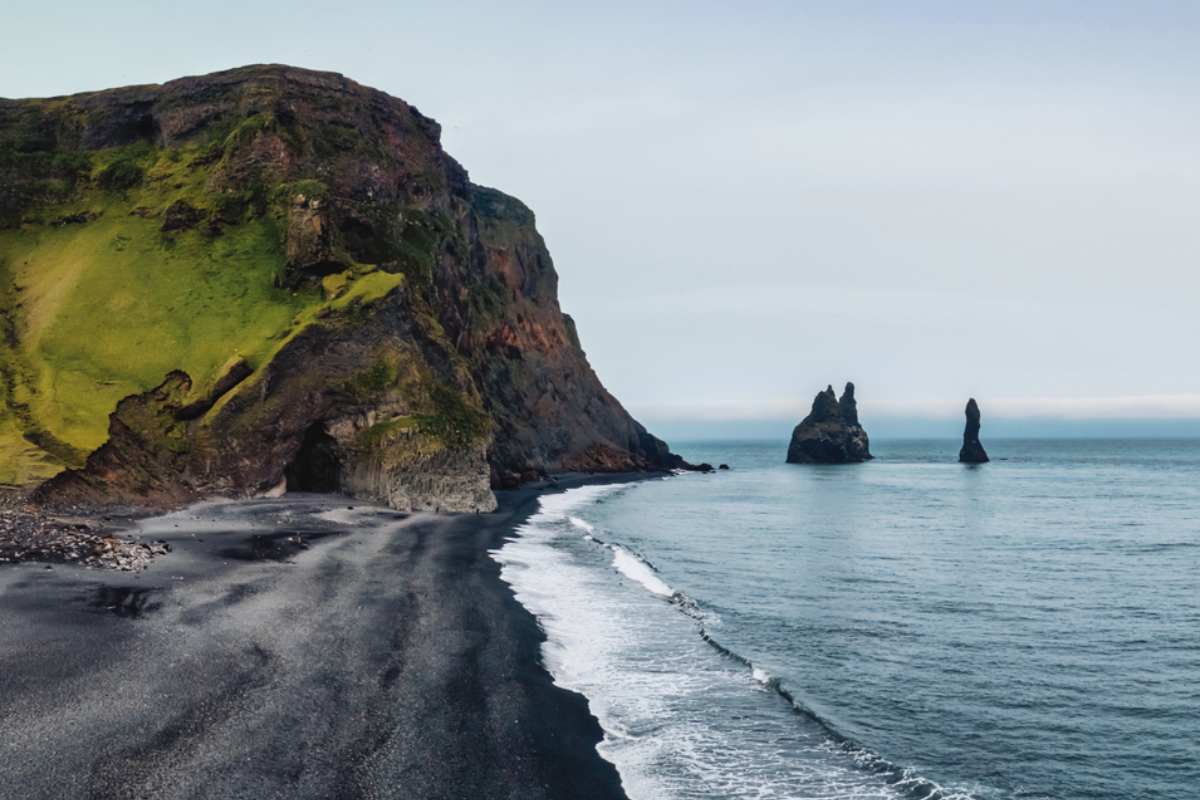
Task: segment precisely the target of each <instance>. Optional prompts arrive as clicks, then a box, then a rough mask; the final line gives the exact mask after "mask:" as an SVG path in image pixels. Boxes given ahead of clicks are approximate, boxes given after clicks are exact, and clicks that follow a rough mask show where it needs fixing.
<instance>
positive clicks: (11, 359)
mask: <svg viewBox="0 0 1200 800" xmlns="http://www.w3.org/2000/svg"><path fill="white" fill-rule="evenodd" d="M439 133H440V131H439V128H438V125H437V123H435V122H434V121H433V120H431V119H429V118H427V117H425V116H423V115H422V114H420V113H419V112H418V111H417V110H416V109H415V108H413V107H412V106H410V105H408V104H406V103H404V102H403V101H401V100H398V99H395V98H393V97H389V96H388V95H386V94H384V93H382V92H378V91H375V90H372V89H368V88H366V87H363V86H360V85H358V84H356V83H354V82H353V81H350V80H348V79H346V78H344V77H342V76H340V75H335V74H331V73H318V72H311V71H307V70H300V69H295V68H291V67H284V66H257V67H246V68H242V69H236V70H231V71H228V72H223V73H217V74H214V75H209V76H204V77H198V78H185V79H181V80H178V81H172V82H170V83H167V84H163V85H161V86H139V87H129V88H124V89H115V90H111V91H105V92H97V93H91V94H84V95H77V96H73V97H66V98H54V99H49V100H23V101H4V100H0V306H2V307H3V310H4V312H5V314H4V315H3V317H4V319H5V323H4V324H5V326H6V327H5V328H4V329H3V330H2V331H0V333H3V336H2V337H0V378H2V379H3V380H2V381H0V462H4V463H6V464H7V465H8V466H7V467H6V468H4V469H0V483H16V484H26V485H28V484H30V483H32V482H35V481H37V480H41V479H43V478H47V477H51V476H53V477H52V479H51V480H50V481H49V482H48V483H45V484H44V485H43V486H42V487H41V488H40V489H39V490H38V492H37V497H38V498H40V499H41V500H42V501H43V502H45V503H51V504H54V503H74V502H89V503H112V502H118V503H131V504H138V505H151V506H156V505H167V504H174V503H178V502H184V501H187V500H190V499H193V498H197V497H201V496H206V495H211V494H220V495H227V496H240V495H246V494H253V493H258V492H264V491H269V490H271V489H273V488H279V487H281V486H283V485H284V482H285V481H286V482H287V484H288V485H290V486H291V487H292V488H306V489H320V490H338V491H344V492H347V493H350V494H352V495H355V496H359V497H364V498H369V499H372V500H377V501H381V502H386V503H388V504H390V505H392V506H394V507H397V508H443V509H485V508H489V507H491V505H492V503H493V500H492V497H491V493H490V488H492V487H507V486H513V485H516V484H518V483H521V482H523V481H526V480H529V479H532V478H534V477H537V476H538V475H541V474H544V473H547V472H555V471H565V470H589V471H593V470H594V471H619V470H657V469H667V468H673V467H680V466H684V464H683V462H682V461H681V460H680V459H679V458H678V457H677V456H675V455H673V454H672V453H671V452H670V451H669V450H668V448H667V446H666V445H665V444H664V443H663V442H661V441H659V440H658V439H656V438H654V437H653V436H651V435H650V434H649V433H647V432H646V430H645V429H644V428H643V427H642V426H641V425H639V424H638V423H637V422H636V421H635V420H633V419H632V418H631V417H630V416H629V415H628V414H627V413H626V412H625V410H624V409H623V408H622V407H621V405H620V403H618V402H617V400H616V399H615V398H613V397H612V395H610V394H609V393H608V392H607V391H606V390H605V389H604V387H603V386H602V385H601V383H600V381H599V379H598V378H597V377H596V375H595V373H594V372H593V371H592V369H591V367H590V366H589V365H588V363H587V359H586V357H585V356H584V353H583V350H582V349H581V347H580V343H579V338H578V335H577V333H576V331H575V327H574V324H573V322H572V321H571V319H570V318H569V317H568V316H566V315H565V314H563V313H562V312H561V311H560V309H559V306H558V300H557V275H556V273H555V270H554V265H553V262H552V261H551V259H550V255H549V253H548V252H547V251H546V247H545V244H544V243H543V241H542V239H541V236H540V235H539V234H538V232H537V229H536V227H535V225H534V217H533V214H532V212H530V211H529V209H528V208H526V207H525V206H524V205H523V204H521V203H520V202H519V201H518V200H516V199H514V198H511V197H509V196H507V195H504V194H502V193H501V192H498V191H496V190H494V189H488V188H484V187H481V186H477V185H474V184H472V183H471V182H470V181H469V180H468V178H467V174H466V172H465V170H463V169H462V167H460V166H459V165H458V164H457V162H455V161H454V160H453V159H452V158H450V156H448V155H447V154H446V153H445V152H444V151H443V150H442V148H441V146H440V144H439ZM110 412H111V418H110ZM88 453H90V455H87V454H88ZM55 473H58V474H57V475H55Z"/></svg>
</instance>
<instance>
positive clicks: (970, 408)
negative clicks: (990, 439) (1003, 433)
mask: <svg viewBox="0 0 1200 800" xmlns="http://www.w3.org/2000/svg"><path fill="white" fill-rule="evenodd" d="M958 460H959V462H960V463H962V464H986V463H987V462H988V461H989V459H988V454H987V451H985V450H984V449H983V445H982V444H980V442H979V404H978V403H976V402H975V398H974V397H972V398H971V399H970V400H968V401H967V426H966V428H964V429H963V445H962V449H961V450H959V451H958Z"/></svg>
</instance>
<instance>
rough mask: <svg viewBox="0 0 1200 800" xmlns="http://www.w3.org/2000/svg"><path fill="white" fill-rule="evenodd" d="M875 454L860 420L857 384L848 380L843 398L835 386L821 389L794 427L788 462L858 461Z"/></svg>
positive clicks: (835, 462)
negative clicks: (809, 409) (872, 452)
mask: <svg viewBox="0 0 1200 800" xmlns="http://www.w3.org/2000/svg"><path fill="white" fill-rule="evenodd" d="M871 458H873V456H872V455H871V451H870V441H869V440H868V438H867V432H866V431H865V430H863V427H862V425H861V424H859V421H858V403H857V401H856V400H855V399H854V384H853V383H847V384H846V390H845V391H844V392H843V393H842V398H841V400H839V399H838V397H837V395H836V394H835V393H834V391H833V387H832V386H828V387H826V389H825V391H823V392H818V393H817V396H816V397H815V398H814V399H813V405H812V411H811V412H809V415H808V416H807V417H805V418H804V420H803V421H802V422H801V423H800V424H799V425H797V426H796V429H795V430H794V431H792V441H791V444H790V445H789V446H788V454H787V462H788V463H789V464H857V463H860V462H863V461H868V460H870V459H871Z"/></svg>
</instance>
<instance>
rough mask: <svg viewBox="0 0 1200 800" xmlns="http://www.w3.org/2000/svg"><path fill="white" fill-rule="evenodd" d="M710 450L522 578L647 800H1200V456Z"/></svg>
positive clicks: (537, 541) (892, 447) (599, 507)
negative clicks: (862, 458)
mask: <svg viewBox="0 0 1200 800" xmlns="http://www.w3.org/2000/svg"><path fill="white" fill-rule="evenodd" d="M958 444H959V443H958V442H956V441H950V440H944V441H932V440H922V441H917V440H913V441H880V442H874V443H873V451H874V452H875V453H876V454H877V456H878V459H877V460H876V461H874V462H872V463H869V464H864V465H854V466H841V467H814V466H799V465H788V464H784V463H782V461H783V456H784V453H785V451H786V449H787V443H786V442H772V443H763V442H745V443H731V442H720V443H717V442H692V443H688V442H683V443H676V449H677V450H678V451H679V452H681V453H682V454H684V456H685V457H687V458H689V459H690V460H693V461H702V460H703V461H710V462H712V463H714V464H716V463H720V462H724V463H728V464H730V465H731V466H732V467H733V469H732V470H731V471H729V472H720V473H717V474H713V475H681V476H678V477H673V478H669V479H664V480H655V481H645V482H640V483H637V484H631V485H624V486H602V487H585V488H582V489H576V490H572V491H569V492H566V493H563V494H558V495H550V496H548V497H546V498H544V500H543V504H542V511H541V513H540V514H538V515H537V516H536V517H535V518H534V519H532V520H531V521H530V523H529V524H528V525H526V526H525V528H524V530H523V531H522V532H521V535H520V536H519V537H517V538H516V539H514V540H513V541H511V542H509V543H507V544H506V545H505V546H504V547H503V548H502V549H501V550H500V551H498V552H497V554H496V557H497V559H498V560H499V561H500V562H501V564H502V565H503V574H504V577H505V579H506V580H508V581H509V582H510V583H512V584H513V586H514V588H515V589H516V591H517V595H518V599H520V600H521V602H522V603H524V604H525V605H526V606H527V607H529V608H530V609H531V610H532V611H533V612H534V613H535V614H537V615H538V617H539V618H540V619H541V621H542V624H543V626H544V627H545V628H546V631H547V635H548V638H549V641H548V642H547V644H546V648H545V656H546V661H547V665H548V666H549V668H550V670H551V672H552V673H553V674H554V676H555V679H556V680H557V681H558V682H559V683H560V684H562V685H564V686H566V687H568V688H571V689H574V690H576V691H579V692H582V693H583V694H584V695H585V696H587V698H588V699H589V701H590V703H591V706H592V710H593V713H595V714H596V715H597V717H598V718H599V719H600V721H601V724H602V725H603V726H604V728H605V730H606V732H607V736H606V740H605V742H604V743H603V744H602V745H601V751H602V753H603V754H604V755H605V757H606V758H609V759H610V760H612V761H613V762H614V763H615V764H616V765H617V766H618V768H619V770H620V772H621V775H622V778H623V780H624V782H625V785H626V789H627V791H628V792H629V794H630V796H631V797H632V798H634V800H660V799H662V800H667V799H668V798H726V797H728V798H760V799H761V800H767V799H768V798H867V797H873V798H874V797H877V798H930V799H931V800H932V799H933V798H977V799H978V800H988V799H990V798H1054V800H1075V799H1076V798H1077V799H1078V800H1085V798H1086V799H1087V800H1093V799H1094V798H1135V799H1136V798H1146V799H1147V800H1148V799H1149V798H1155V799H1158V798H1195V797H1200V441H1183V442H1178V441H1169V440H1154V441H1123V440H1067V441H1049V440H1030V441H1021V440H994V441H985V445H986V446H987V448H988V451H989V453H990V454H991V456H992V458H993V461H992V463H990V464H987V465H983V466H981V467H964V466H961V465H959V464H957V463H955V459H956V456H957V452H958Z"/></svg>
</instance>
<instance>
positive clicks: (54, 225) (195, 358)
mask: <svg viewBox="0 0 1200 800" xmlns="http://www.w3.org/2000/svg"><path fill="white" fill-rule="evenodd" d="M252 133H253V132H250V133H247V132H246V131H244V130H242V129H238V130H237V131H235V132H234V133H231V134H229V136H228V137H227V143H226V144H225V147H226V148H230V147H239V146H244V142H245V140H246V138H247V136H248V135H250V134H252ZM89 163H90V168H89V171H88V172H87V174H86V175H84V176H81V177H80V179H79V182H78V184H77V186H76V188H75V191H73V192H71V193H69V194H68V195H67V196H66V197H65V198H56V199H55V200H54V201H53V202H48V203H41V204H38V205H36V206H35V207H34V208H33V209H31V211H30V212H27V214H26V217H25V218H24V219H23V220H22V223H21V224H20V225H19V226H16V227H12V228H9V229H0V285H2V287H3V288H2V289H0V291H3V293H4V298H3V299H4V303H3V305H4V308H5V309H6V310H9V312H10V313H9V315H8V316H9V319H8V325H9V328H10V330H8V331H7V334H8V335H6V336H5V337H4V339H5V341H4V344H2V345H0V362H2V369H3V373H4V378H5V380H4V381H3V382H2V384H3V386H2V388H0V401H2V404H0V483H8V484H28V483H31V482H34V481H37V480H41V479H44V478H46V477H49V476H51V475H53V474H55V473H56V472H58V471H60V470H61V469H63V468H64V467H67V466H78V465H79V463H81V461H82V458H83V457H84V456H85V455H86V454H87V453H88V452H90V451H92V450H94V449H95V448H97V447H99V446H100V445H101V444H102V443H103V442H104V441H105V439H106V438H107V432H108V415H109V414H110V413H111V412H112V411H113V409H114V408H115V407H116V404H117V401H118V400H120V399H121V398H122V397H126V396H128V395H131V394H135V393H139V392H144V391H146V390H148V389H150V388H152V387H154V386H156V385H158V384H159V383H160V382H161V381H162V379H163V375H165V374H166V373H167V372H169V371H171V370H176V369H177V370H183V371H185V372H187V373H188V374H189V375H191V376H193V379H194V381H195V384H194V393H195V394H196V395H203V393H204V392H206V391H207V390H208V388H209V387H211V385H212V383H213V381H215V380H216V379H217V378H218V377H219V376H220V374H221V372H222V371H223V369H224V367H225V366H227V365H228V363H229V362H230V361H231V360H233V359H235V358H239V357H240V358H243V359H245V360H246V361H247V362H248V363H249V364H250V366H251V367H253V368H258V367H259V366H261V365H262V364H263V363H264V362H265V360H266V359H268V358H269V356H270V355H271V354H272V353H273V352H274V351H276V350H277V349H278V348H279V346H280V345H281V343H282V342H283V341H285V340H286V339H287V338H289V337H290V336H291V335H293V334H294V333H295V332H296V331H297V330H299V329H301V328H302V327H303V326H304V324H306V323H307V322H311V321H312V320H313V319H315V318H316V316H317V314H318V313H320V309H321V308H322V307H324V306H326V305H328V306H329V307H331V308H339V307H344V306H345V305H346V304H348V303H350V302H369V301H371V300H373V299H377V298H378V297H381V296H382V295H383V294H386V293H387V291H390V289H391V288H393V287H395V286H396V285H397V284H398V283H399V282H400V280H401V276H400V275H396V274H390V273H378V272H372V270H371V268H370V267H367V266H363V265H358V266H356V267H355V268H353V269H351V270H348V271H346V272H345V273H342V274H340V275H339V276H338V278H339V280H337V281H336V282H335V283H336V286H334V287H330V288H331V289H332V291H328V290H327V291H326V292H325V293H322V291H321V289H320V288H319V287H316V286H311V285H309V286H307V287H304V288H300V289H288V288H281V285H282V284H281V282H280V280H279V276H280V275H281V274H282V271H283V269H284V262H285V256H284V244H283V234H282V232H281V226H282V225H283V224H284V219H283V211H281V210H280V207H281V206H282V204H283V202H284V200H283V198H286V197H289V196H290V194H291V192H292V191H293V190H294V187H291V186H286V185H281V186H278V187H271V189H272V190H273V194H274V195H275V197H276V200H275V201H274V202H271V201H269V200H261V199H260V198H264V197H266V195H267V194H268V193H271V190H266V189H255V188H251V189H250V190H247V191H244V192H237V193H231V192H216V191H210V190H209V188H208V187H209V186H210V185H212V183H213V182H214V180H213V175H214V173H215V171H216V170H217V169H219V168H220V163H221V162H220V160H219V159H217V160H214V159H213V148H212V147H211V145H197V146H191V147H187V148H183V149H161V150H156V149H153V148H151V147H149V146H148V145H146V144H144V143H139V144H137V145H133V146H130V147H125V148H119V149H113V150H108V151H100V152H96V153H92V154H90V157H89ZM306 183H312V184H315V183H316V182H314V181H309V182H306ZM180 201H182V202H183V203H186V204H187V207H189V208H191V209H194V210H195V212H196V214H195V216H197V217H199V218H200V221H199V222H198V223H197V224H194V225H193V226H192V227H191V228H190V229H186V230H178V231H171V232H163V231H162V228H163V226H164V223H163V215H164V211H165V210H166V209H167V208H169V207H171V206H172V204H175V203H179V202H180ZM255 203H259V204H260V207H259V208H258V209H255V208H254V205H255ZM39 445H41V446H39Z"/></svg>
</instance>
